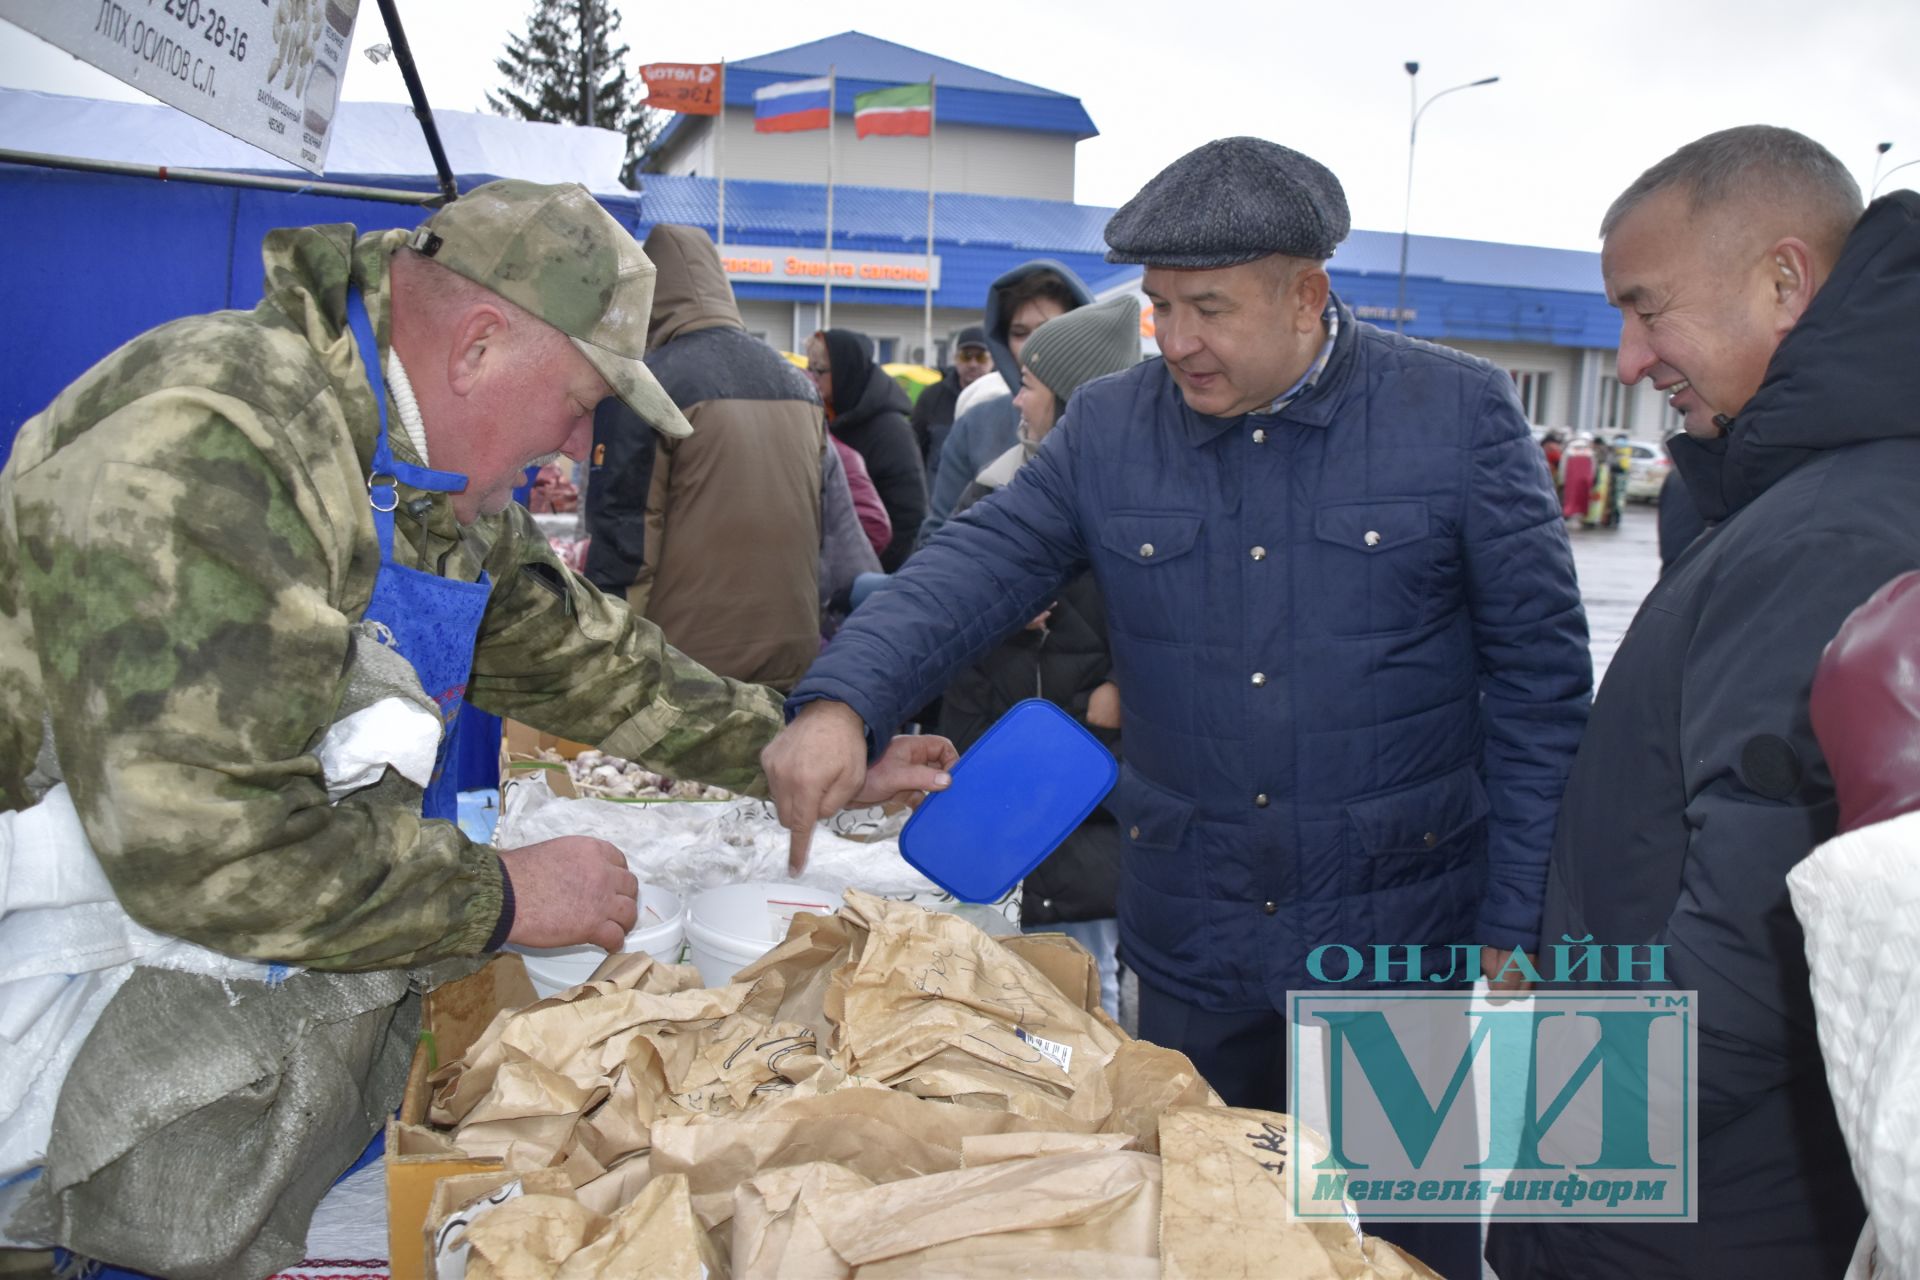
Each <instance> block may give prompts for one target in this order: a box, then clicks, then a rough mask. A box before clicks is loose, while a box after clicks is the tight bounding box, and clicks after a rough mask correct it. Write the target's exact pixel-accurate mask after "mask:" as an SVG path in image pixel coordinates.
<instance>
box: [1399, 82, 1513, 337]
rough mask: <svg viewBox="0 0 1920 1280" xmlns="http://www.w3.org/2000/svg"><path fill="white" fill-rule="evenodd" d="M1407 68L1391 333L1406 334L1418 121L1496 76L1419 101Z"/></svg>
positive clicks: (1459, 86)
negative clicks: (1402, 200) (1403, 203)
mask: <svg viewBox="0 0 1920 1280" xmlns="http://www.w3.org/2000/svg"><path fill="white" fill-rule="evenodd" d="M1406 68H1407V108H1408V110H1409V111H1411V112H1412V114H1413V123H1412V125H1411V126H1409V127H1408V129H1407V208H1406V212H1405V214H1404V215H1403V216H1402V217H1401V219H1400V300H1399V302H1398V303H1397V304H1396V305H1395V307H1394V308H1393V331H1394V332H1395V333H1405V332H1406V331H1407V242H1408V239H1409V237H1410V233H1411V232H1412V230H1413V147H1414V143H1416V142H1418V141H1419V139H1420V117H1421V116H1422V115H1425V114H1426V110H1427V108H1428V107H1430V106H1432V105H1433V104H1434V103H1436V102H1438V101H1440V99H1442V98H1444V97H1446V96H1447V95H1448V94H1450V93H1459V92H1460V91H1461V90H1462V89H1478V88H1479V87H1480V86H1481V85H1483V84H1495V83H1497V82H1498V81H1499V79H1500V77H1499V76H1488V77H1487V78H1486V79H1484V80H1473V81H1469V82H1468V83H1466V84H1457V85H1454V86H1453V87H1452V88H1451V89H1442V90H1441V91H1440V92H1438V93H1436V94H1434V95H1433V96H1432V97H1431V98H1428V99H1427V100H1426V101H1425V102H1421V101H1420V90H1419V75H1420V64H1419V63H1417V62H1409V63H1407V64H1406Z"/></svg>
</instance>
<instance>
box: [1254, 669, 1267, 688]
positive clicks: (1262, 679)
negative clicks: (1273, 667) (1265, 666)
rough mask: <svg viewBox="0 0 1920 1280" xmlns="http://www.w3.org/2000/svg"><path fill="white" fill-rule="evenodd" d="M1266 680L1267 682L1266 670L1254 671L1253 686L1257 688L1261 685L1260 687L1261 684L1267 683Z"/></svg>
mask: <svg viewBox="0 0 1920 1280" xmlns="http://www.w3.org/2000/svg"><path fill="white" fill-rule="evenodd" d="M1266 682H1267V673H1266V672H1264V671H1256V672H1254V673H1253V686H1254V688H1256V689H1257V688H1259V687H1260V686H1261V685H1263V684H1265V683H1266Z"/></svg>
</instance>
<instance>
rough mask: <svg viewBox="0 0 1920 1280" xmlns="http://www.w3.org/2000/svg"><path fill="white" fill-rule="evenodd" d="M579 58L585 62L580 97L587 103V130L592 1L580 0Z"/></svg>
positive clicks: (591, 77) (590, 113) (590, 111)
mask: <svg viewBox="0 0 1920 1280" xmlns="http://www.w3.org/2000/svg"><path fill="white" fill-rule="evenodd" d="M580 56H581V57H583V58H585V59H586V60H587V79H586V83H585V84H584V85H582V86H581V88H582V90H583V92H582V93H581V95H580V96H581V97H582V98H584V99H586V103H587V128H589V129H591V128H593V123H594V121H593V98H594V93H593V90H594V80H595V79H596V77H595V76H594V74H593V0H580Z"/></svg>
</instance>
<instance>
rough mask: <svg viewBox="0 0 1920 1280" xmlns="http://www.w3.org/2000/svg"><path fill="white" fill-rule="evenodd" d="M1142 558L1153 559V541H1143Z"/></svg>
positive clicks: (1141, 545) (1141, 546) (1141, 547)
mask: <svg viewBox="0 0 1920 1280" xmlns="http://www.w3.org/2000/svg"><path fill="white" fill-rule="evenodd" d="M1140 558H1141V559H1143V560H1151V559H1153V544H1152V543H1151V542H1143V543H1141V544H1140Z"/></svg>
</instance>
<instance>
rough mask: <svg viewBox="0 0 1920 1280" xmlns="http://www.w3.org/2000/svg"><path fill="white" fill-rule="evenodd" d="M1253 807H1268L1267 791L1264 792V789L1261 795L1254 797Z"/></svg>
mask: <svg viewBox="0 0 1920 1280" xmlns="http://www.w3.org/2000/svg"><path fill="white" fill-rule="evenodd" d="M1253 807H1254V808H1256V809H1264V808H1266V807H1267V793H1266V792H1264V791H1262V792H1261V793H1260V794H1259V795H1257V796H1255V797H1254V798H1253Z"/></svg>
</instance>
